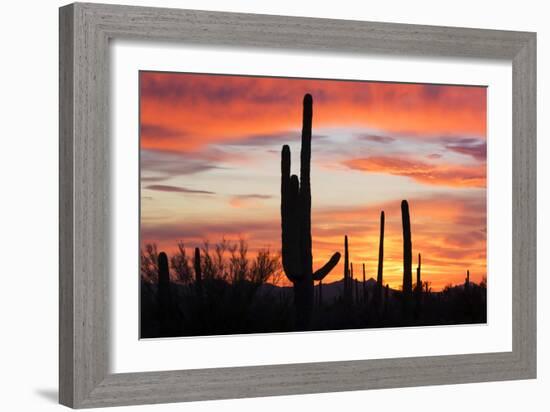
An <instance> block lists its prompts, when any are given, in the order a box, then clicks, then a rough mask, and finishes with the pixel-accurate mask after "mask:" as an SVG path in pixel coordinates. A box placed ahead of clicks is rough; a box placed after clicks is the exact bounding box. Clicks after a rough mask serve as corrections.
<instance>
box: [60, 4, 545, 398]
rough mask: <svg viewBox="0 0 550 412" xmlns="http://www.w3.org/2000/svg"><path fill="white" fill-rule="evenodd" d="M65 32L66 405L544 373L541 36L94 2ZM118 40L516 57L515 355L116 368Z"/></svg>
mask: <svg viewBox="0 0 550 412" xmlns="http://www.w3.org/2000/svg"><path fill="white" fill-rule="evenodd" d="M59 27H60V46H59V47H60V49H59V51H60V53H59V56H60V123H59V125H60V126H59V127H60V180H59V184H60V229H59V230H60V261H59V263H60V274H59V276H60V299H59V305H60V306H59V323H60V328H59V331H60V334H59V368H60V370H59V376H60V378H59V397H60V402H61V403H62V404H64V405H67V406H71V407H75V408H85V407H99V406H112V405H128V404H143V403H161V402H179V401H196V400H204V399H222V398H243V397H256V396H272V395H289V394H302V393H317V392H329V391H349V390H361V389H373V388H388V387H405V386H418V385H436V384H451V383H464V382H483V381H497V380H510V379H528V378H535V376H536V301H535V299H536V293H535V292H536V290H535V286H536V152H535V150H536V101H535V100H536V34H535V33H526V32H510V31H497V30H479V29H465V28H451V27H430V26H418V25H404V24H390V23H370V22H358V21H342V20H329V19H314V18H298V17H283V16H267V15H254V14H235V13H219V12H210V11H192V10H175V9H158V8H144V7H128V6H114V5H103V4H82V3H76V4H71V5H68V6H65V7H62V8H61V9H60V21H59ZM115 38H116V39H119V38H122V39H144V40H158V41H178V42H185V43H187V44H189V43H192V44H198V45H213V44H214V45H238V46H247V47H260V48H284V49H294V50H298V51H299V50H315V51H323V50H327V51H331V52H334V51H336V52H352V53H373V52H376V53H383V54H409V55H410V54H414V55H425V56H444V57H458V58H470V57H473V58H495V59H504V60H507V61H511V62H512V65H513V69H512V71H513V86H512V87H513V118H512V121H513V200H512V201H513V257H512V258H513V348H512V349H513V350H512V351H511V352H502V353H485V354H467V355H453V356H433V357H420V358H418V357H415V358H401V359H381V360H357V361H342V362H322V363H307V364H292V365H269V366H253V367H233V368H216V369H199V370H187V371H167V372H146V373H129V374H110V373H109V368H108V365H109V346H108V333H109V331H108V317H107V314H108V304H109V301H108V296H109V293H108V291H109V284H108V267H109V265H108V263H109V261H108V259H109V254H108V248H109V236H108V234H109V231H108V227H109V214H108V203H109V202H108V200H109V199H108V193H109V191H108V190H109V187H108V184H109V179H108V177H109V135H108V122H109V117H108V113H109V101H108V96H109V93H108V87H109V84H108V80H109V73H108V70H109V53H108V50H109V40H110V39H115ZM503 120H506V121H508V119H503Z"/></svg>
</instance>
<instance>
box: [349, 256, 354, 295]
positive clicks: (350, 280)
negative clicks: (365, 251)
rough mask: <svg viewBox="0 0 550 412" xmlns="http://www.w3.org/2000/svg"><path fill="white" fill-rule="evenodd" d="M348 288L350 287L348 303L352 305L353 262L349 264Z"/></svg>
mask: <svg viewBox="0 0 550 412" xmlns="http://www.w3.org/2000/svg"><path fill="white" fill-rule="evenodd" d="M349 286H350V291H349V294H350V302H351V303H353V299H354V297H353V294H354V287H355V279H354V277H353V262H350V264H349Z"/></svg>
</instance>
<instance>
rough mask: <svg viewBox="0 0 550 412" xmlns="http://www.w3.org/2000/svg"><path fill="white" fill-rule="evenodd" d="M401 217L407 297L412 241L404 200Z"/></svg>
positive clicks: (409, 283)
mask: <svg viewBox="0 0 550 412" xmlns="http://www.w3.org/2000/svg"><path fill="white" fill-rule="evenodd" d="M401 218H402V220H403V295H404V297H405V298H407V297H410V295H411V293H412V241H411V218H410V215H409V203H408V202H407V201H406V200H403V201H402V202H401Z"/></svg>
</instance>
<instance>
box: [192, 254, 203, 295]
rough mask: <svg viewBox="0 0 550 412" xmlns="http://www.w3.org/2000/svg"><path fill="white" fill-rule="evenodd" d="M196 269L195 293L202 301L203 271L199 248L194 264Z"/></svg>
mask: <svg viewBox="0 0 550 412" xmlns="http://www.w3.org/2000/svg"><path fill="white" fill-rule="evenodd" d="M193 265H194V268H195V291H196V293H197V296H198V298H199V300H202V269H201V251H200V249H199V248H198V247H196V248H195V260H194V262H193Z"/></svg>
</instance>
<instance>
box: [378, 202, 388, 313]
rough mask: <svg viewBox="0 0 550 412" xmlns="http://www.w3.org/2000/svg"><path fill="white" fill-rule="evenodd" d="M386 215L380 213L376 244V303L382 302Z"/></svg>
mask: <svg viewBox="0 0 550 412" xmlns="http://www.w3.org/2000/svg"><path fill="white" fill-rule="evenodd" d="M385 221H386V215H385V214H384V211H383V210H382V212H381V213H380V240H379V243H378V273H377V275H376V301H377V302H376V303H377V304H379V303H380V302H381V301H382V288H383V287H384V225H385Z"/></svg>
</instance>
